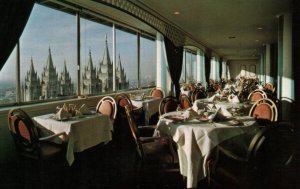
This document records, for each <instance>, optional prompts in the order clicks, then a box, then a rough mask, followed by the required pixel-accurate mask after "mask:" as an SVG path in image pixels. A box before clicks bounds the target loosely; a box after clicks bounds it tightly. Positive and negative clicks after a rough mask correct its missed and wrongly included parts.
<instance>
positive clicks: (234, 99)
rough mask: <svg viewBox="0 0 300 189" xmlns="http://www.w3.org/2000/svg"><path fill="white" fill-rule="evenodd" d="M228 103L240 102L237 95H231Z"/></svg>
mask: <svg viewBox="0 0 300 189" xmlns="http://www.w3.org/2000/svg"><path fill="white" fill-rule="evenodd" d="M228 102H233V103H239V102H240V100H239V98H238V97H237V95H234V94H231V95H229V96H228Z"/></svg>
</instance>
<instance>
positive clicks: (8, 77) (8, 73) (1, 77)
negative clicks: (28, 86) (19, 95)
mask: <svg viewBox="0 0 300 189" xmlns="http://www.w3.org/2000/svg"><path fill="white" fill-rule="evenodd" d="M15 76H16V48H15V49H14V50H13V52H12V53H11V54H10V56H9V58H8V59H7V61H6V63H5V64H4V66H3V68H2V70H1V72H0V105H5V104H12V103H15V102H16V77H15Z"/></svg>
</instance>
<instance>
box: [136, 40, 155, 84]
mask: <svg viewBox="0 0 300 189" xmlns="http://www.w3.org/2000/svg"><path fill="white" fill-rule="evenodd" d="M140 44H141V45H140V65H141V77H140V79H141V87H153V86H156V82H155V81H156V44H155V40H152V39H149V38H145V37H141V38H140Z"/></svg>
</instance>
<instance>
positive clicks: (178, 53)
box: [164, 36, 183, 99]
mask: <svg viewBox="0 0 300 189" xmlns="http://www.w3.org/2000/svg"><path fill="white" fill-rule="evenodd" d="M164 42H165V49H166V54H167V60H168V68H169V72H170V76H171V80H172V83H173V85H174V87H175V93H176V98H177V99H178V98H179V94H180V85H179V80H180V75H181V70H182V60H183V46H179V47H176V46H175V45H174V43H173V42H172V41H171V40H170V39H169V38H167V37H166V36H164Z"/></svg>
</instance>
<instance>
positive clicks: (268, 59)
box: [265, 44, 274, 84]
mask: <svg viewBox="0 0 300 189" xmlns="http://www.w3.org/2000/svg"><path fill="white" fill-rule="evenodd" d="M265 59H266V83H271V84H274V79H273V77H272V75H273V73H272V72H271V69H272V68H271V45H270V44H267V45H266V55H265Z"/></svg>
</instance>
